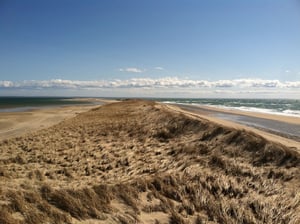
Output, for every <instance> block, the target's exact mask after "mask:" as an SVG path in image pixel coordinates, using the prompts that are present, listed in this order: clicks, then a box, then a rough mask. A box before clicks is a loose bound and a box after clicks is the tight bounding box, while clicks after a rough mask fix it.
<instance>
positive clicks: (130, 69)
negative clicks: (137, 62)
mask: <svg viewBox="0 0 300 224" xmlns="http://www.w3.org/2000/svg"><path fill="white" fill-rule="evenodd" d="M119 71H120V72H133V73H142V72H144V71H145V70H142V69H139V68H133V67H132V68H120V69H119Z"/></svg>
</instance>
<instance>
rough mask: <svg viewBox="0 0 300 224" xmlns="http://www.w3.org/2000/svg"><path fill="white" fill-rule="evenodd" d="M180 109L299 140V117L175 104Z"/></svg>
mask: <svg viewBox="0 0 300 224" xmlns="http://www.w3.org/2000/svg"><path fill="white" fill-rule="evenodd" d="M176 106H179V107H180V108H181V109H184V110H187V111H190V112H194V113H197V114H202V115H207V116H213V117H216V118H220V119H222V120H228V121H232V122H236V123H239V124H242V125H246V126H249V127H255V128H258V129H261V130H264V131H268V132H271V133H274V134H278V135H280V136H283V137H287V138H291V139H294V140H296V141H299V142H300V118H297V117H288V116H279V115H270V114H262V113H250V112H244V111H237V110H225V109H224V110H222V109H220V108H214V107H207V106H203V107H202V106H194V105H176Z"/></svg>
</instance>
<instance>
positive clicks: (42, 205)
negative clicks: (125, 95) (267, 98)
mask: <svg viewBox="0 0 300 224" xmlns="http://www.w3.org/2000/svg"><path fill="white" fill-rule="evenodd" d="M88 109H90V108H88V107H85V106H84V107H75V108H74V107H71V108H67V107H66V108H60V110H61V111H56V112H55V111H51V112H49V111H48V113H49V114H48V115H46V114H47V113H46V111H33V112H30V113H32V114H29V115H27V116H28V117H26V118H24V122H25V123H24V125H25V124H26V122H27V124H29V123H31V122H35V121H36V126H37V127H38V129H35V130H30V132H27V131H26V130H25V129H22V130H21V131H20V132H19V133H20V134H21V133H22V134H21V135H18V136H17V137H11V136H8V137H9V138H6V139H3V140H2V141H0V207H1V209H0V223H10V224H11V223H78V224H84V223H262V222H266V223H298V222H299V221H300V216H299V214H300V204H299V201H300V195H299V191H298V189H299V188H300V154H299V147H291V146H289V145H287V144H285V142H284V141H283V142H281V143H279V142H278V138H277V139H276V140H277V141H272V140H271V139H268V138H265V136H262V135H260V134H259V133H258V132H256V131H251V130H250V129H248V128H247V127H245V126H240V125H238V124H235V123H230V122H229V121H226V122H225V121H223V122H221V121H218V120H217V119H216V118H213V117H210V116H208V115H207V114H206V115H204V114H203V115H199V114H196V113H191V112H186V111H183V110H182V109H180V108H178V107H174V106H170V105H165V104H160V103H156V102H152V101H143V100H126V101H123V102H117V103H108V104H105V105H103V106H100V107H99V106H96V107H93V108H91V110H88ZM68 111H69V112H68ZM79 112H81V113H79ZM34 113H37V115H35V116H34ZM55 115H58V116H59V117H60V116H61V120H60V122H59V121H58V120H59V119H55ZM64 115H65V116H64ZM7 116H8V117H9V115H7ZM10 116H11V120H12V121H15V120H17V117H16V116H17V115H16V114H10ZM47 116H48V117H47ZM42 117H43V119H45V120H46V121H47V120H48V124H49V127H42V128H40V127H39V125H38V124H39V122H40V121H43V119H42ZM53 120H55V122H54V123H52V125H51V122H52V121H53ZM7 121H8V120H7ZM227 122H228V123H227ZM13 124H17V121H15V123H13ZM7 125H9V124H7ZM25 126H26V125H25ZM7 127H8V126H7ZM240 127H242V128H240ZM287 140H288V139H287Z"/></svg>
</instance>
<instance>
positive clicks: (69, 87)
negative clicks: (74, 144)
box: [0, 77, 300, 99]
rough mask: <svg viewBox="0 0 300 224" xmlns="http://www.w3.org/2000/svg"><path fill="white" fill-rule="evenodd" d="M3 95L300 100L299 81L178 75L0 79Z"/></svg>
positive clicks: (0, 92) (0, 89)
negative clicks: (187, 77) (224, 78)
mask: <svg viewBox="0 0 300 224" xmlns="http://www.w3.org/2000/svg"><path fill="white" fill-rule="evenodd" d="M0 95H2V96H12V95H13V96H106V97H186V98H189V97H195V98H200V97H203V98H207V97H213V98H294V99H300V81H295V82H292V81H289V82H287V81H286V82H283V81H279V80H264V79H233V80H216V81H209V80H192V79H180V78H177V77H164V78H156V79H155V78H132V79H125V80H120V79H115V80H87V81H82V80H65V79H52V80H24V81H17V82H13V81H9V80H5V81H0Z"/></svg>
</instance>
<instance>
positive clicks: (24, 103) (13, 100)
mask: <svg viewBox="0 0 300 224" xmlns="http://www.w3.org/2000/svg"><path fill="white" fill-rule="evenodd" d="M87 103H89V102H86V101H80V100H76V99H73V98H67V97H64V98H63V97H0V112H19V111H27V110H32V109H36V108H40V107H53V106H65V105H74V104H87Z"/></svg>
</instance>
